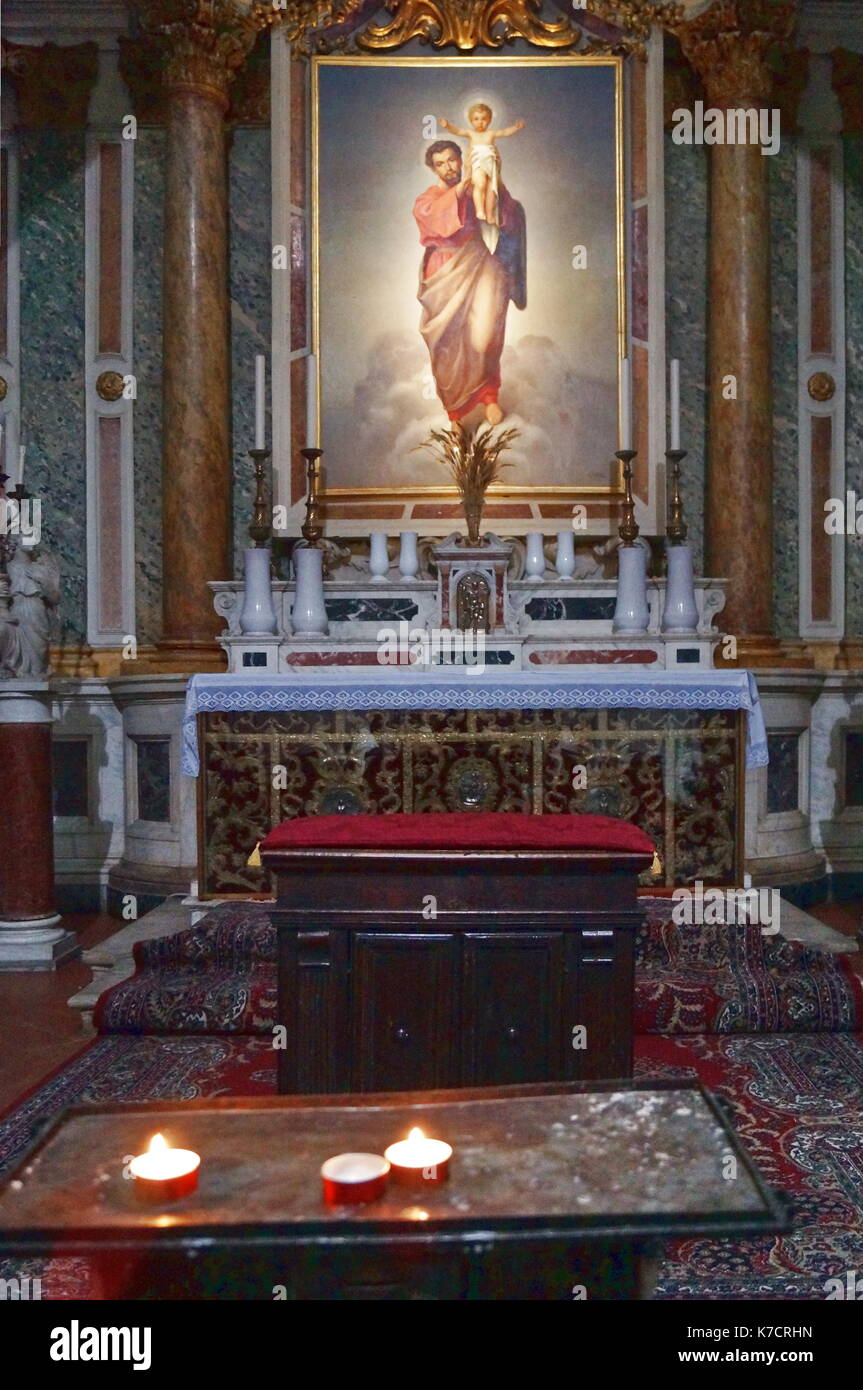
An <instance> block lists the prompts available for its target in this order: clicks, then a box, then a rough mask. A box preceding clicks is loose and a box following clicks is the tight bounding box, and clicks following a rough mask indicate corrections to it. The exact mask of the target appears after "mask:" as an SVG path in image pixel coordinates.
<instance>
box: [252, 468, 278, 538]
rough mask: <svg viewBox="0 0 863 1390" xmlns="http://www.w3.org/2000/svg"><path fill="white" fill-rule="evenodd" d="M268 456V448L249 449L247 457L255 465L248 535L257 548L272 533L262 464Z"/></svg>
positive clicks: (271, 520) (271, 521)
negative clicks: (252, 503) (253, 499)
mask: <svg viewBox="0 0 863 1390" xmlns="http://www.w3.org/2000/svg"><path fill="white" fill-rule="evenodd" d="M269 457H270V451H269V449H250V450H249V458H250V459H251V460H252V461H253V463H254V465H255V502H254V506H253V508H252V522H251V525H250V526H249V535H250V536H251V538H252V540H253V541H254V543H255V546H256V547H257V548H258V549H262V548H263V547H264V546H265V545H266V544H267V541H268V540H270V538H271V536H272V534H273V514H272V511H271V509H270V499H269V495H268V489H267V480H266V478H265V476H264V474H265V468H264V465H265V463H266V461H267V459H268V458H269Z"/></svg>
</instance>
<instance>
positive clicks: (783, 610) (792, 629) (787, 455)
mask: <svg viewBox="0 0 863 1390" xmlns="http://www.w3.org/2000/svg"><path fill="white" fill-rule="evenodd" d="M764 157H765V159H766V160H767V164H768V172H769V176H770V288H771V294H772V301H773V630H774V632H775V634H776V636H777V637H788V638H795V637H797V635H798V631H799V626H800V615H799V582H798V569H797V566H798V557H799V553H800V541H799V535H800V532H799V520H800V507H799V499H798V477H799V459H798V433H799V432H798V425H797V145H796V141H795V140H794V137H793V136H790V137H789V136H787V135H784V136H783V139H782V144H781V147H780V149H779V151H778V153H777V154H775V155H769V156H767V155H765V156H764Z"/></svg>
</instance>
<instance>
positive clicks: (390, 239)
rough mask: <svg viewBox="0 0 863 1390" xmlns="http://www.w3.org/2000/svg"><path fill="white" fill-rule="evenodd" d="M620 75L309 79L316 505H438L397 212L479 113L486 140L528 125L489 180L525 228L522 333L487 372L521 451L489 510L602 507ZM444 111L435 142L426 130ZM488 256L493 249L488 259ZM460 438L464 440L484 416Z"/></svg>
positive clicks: (435, 411)
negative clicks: (492, 127)
mask: <svg viewBox="0 0 863 1390" xmlns="http://www.w3.org/2000/svg"><path fill="white" fill-rule="evenodd" d="M623 62H624V60H623V59H622V58H621V57H619V56H612V55H604V56H601V57H600V56H583V55H572V54H566V55H563V54H557V55H553V56H542V57H535V56H521V57H508V56H507V57H502V56H496V57H485V56H483V57H474V56H471V57H470V58H465V57H455V58H453V57H441V58H424V57H414V56H410V57H405V56H386V57H377V56H375V57H371V56H365V55H358V56H350V57H345V56H323V57H315V58H313V59H312V63H311V113H312V131H311V169H312V236H311V253H312V254H311V270H312V275H311V282H312V303H313V325H314V328H313V337H312V351H313V354H314V362H315V370H316V372H317V374H318V383H317V392H316V398H317V401H318V410H319V429H320V437H321V442H322V445H323V447H324V450H325V499H327V500H329V501H331V502H338V503H340V504H348V505H349V504H351V503H362V504H368V503H369V502H371V501H372V500H373V499H377V500H379V501H381V502H383V503H391V502H394V501H396V500H404V501H407V500H408V499H424V500H426V501H428V499H431V498H438V499H440V500H442V501H445V500H449V499H451V498H452V497H454V495H455V493H454V489H453V488H452V487H450V486H447V485H446V483H445V482H444V481H441V482H438V481H437V480H436V479H434V478H433V476H431V475H433V472H434V465H433V464H431V465H430V464H429V463H428V461H427V459H425V458H424V456H423V455H421V454H417V453H416V448H417V446H418V445H419V444H420V443H421V442H422V440H423V439H424V438H426V437H427V435H428V431H429V429H431V428H432V427H434V428H445V427H447V425H448V423H449V422H448V420H447V413H446V411H445V409H444V406H443V405H442V403H441V401H440V399H439V396H438V390H437V379H436V377H435V370H436V364H435V363H434V362H433V361H432V360H431V358H430V354H429V352H428V350H427V347H426V345H425V344H424V343H423V338H422V336H421V334H420V305H419V303H418V299H417V283H418V273H419V268H420V263H421V261H422V259H423V247H422V245H421V243H420V237H419V228H418V226H417V225H415V224H414V219H412V218H411V217H410V210H411V205H412V204H413V202H414V199H416V198H417V197H418V195H421V194H422V193H423V189H424V188H427V187H428V185H429V184H431V185H433V186H436V185H437V183H438V180H437V179H436V178H435V176H434V175H433V174H432V173H431V172H430V170H429V169H428V168H426V167H425V166H424V163H423V155H424V153H425V150H427V149H429V148H431V147H432V145H434V147H435V148H437V147H438V143H439V142H440V141H450V142H451V143H454V144H456V145H457V146H458V147H459V148H461V149H462V151H463V152H464V153H465V156H466V157H467V154H468V142H467V141H466V139H465V138H464V127H460V126H459V124H458V123H459V121H462V120H465V119H467V117H466V115H465V113H464V111H463V110H462V108H463V107H466V106H470V105H471V103H472V101H473V102H481V101H484V102H485V103H486V104H487V105H489V106H492V107H493V108H494V121H495V123H496V124H497V125H498V126H499V125H500V123H501V122H502V121H514V120H515V118H516V116H517V112H518V110H519V109H524V110H526V111H527V112H528V113H529V114H530V117H531V119H529V120H528V122H527V126H526V128H525V130H524V132H523V136H522V133H521V132H518V134H517V136H516V138H513V139H507V140H506V148H505V149H504V150H501V151H500V155H501V156H502V157H501V158H500V165H499V167H500V168H501V171H502V172H501V183H503V184H504V186H505V188H506V189H507V190H508V191H509V190H511V196H512V198H513V200H515V199H516V198H517V201H518V204H519V205H521V206H522V207H523V208H524V215H523V218H524V223H525V224H526V245H527V254H526V262H527V265H526V269H527V276H526V280H527V295H526V305H525V306H524V307H525V309H526V313H524V314H522V313H520V311H519V308H517V307H516V306H515V305H514V304H510V305H509V311H508V315H507V328H506V338H505V342H504V348H503V354H502V356H501V357H500V363H501V371H500V375H501V384H500V406H501V408H502V409H503V411H504V416H505V421H504V423H505V424H506V425H507V426H511V427H515V428H517V429H520V431H521V434H522V436H523V438H524V443H523V444H522V445H521V446H519V443H517V444H516V446H515V449H514V451H513V454H512V456H511V457H512V460H513V468H512V472H511V477H509V478H508V479H507V481H506V482H505V483H500V484H497V485H495V486H494V487H493V488H492V489H491V490H490V493H489V497H490V500H493V499H494V498H495V497H497V498H506V499H511V500H513V501H515V502H530V501H532V500H534V499H539V498H542V499H543V500H544V501H545V502H547V503H551V504H555V503H557V504H559V505H566V504H569V505H572V503H574V502H577V501H584V500H586V499H590V498H593V499H604V500H605V501H606V502H608V501H610V500H611V499H612V498H614V497H617V496H620V494H621V480H620V472H619V464H618V462H617V460H616V459H615V458H614V452H615V449H617V448H618V428H619V422H618V415H619V409H620V396H619V392H620V384H619V362H620V359H621V358H622V357H623V356H625V355H626V350H627V349H626V344H627V323H626V235H625V223H624V216H625V214H624V109H623V108H624V91H623V87H624V83H623ZM454 108H455V109H454ZM447 109H449V111H450V113H451V114H450V117H449V125H450V129H449V130H447V129H446V128H445V127H444V126H443V125H442V124H439V118H440V117H443V116H445V111H446V110H447ZM453 127H455V128H456V129H461V131H462V134H461V135H457V134H455V133H454V130H453ZM531 127H532V128H531ZM348 131H350V134H349V135H348V133H347V132H348ZM342 132H344V136H343V135H342ZM519 137H522V138H521V144H522V149H521V151H520V152H519V154H518V156H516V153H515V149H516V146H517V143H518V139H519ZM436 142H437V143H436ZM504 143H505V142H504V140H503V139H499V140H498V141H497V145H498V146H502V145H504ZM379 150H380V151H381V153H380V154H378V151H379ZM544 152H545V163H543V153H544ZM402 156H403V157H402ZM377 160H380V162H381V165H382V168H381V176H380V180H379V182H376V181H375V171H376V161H377ZM463 167H464V165H463ZM353 170H356V179H355V182H354V183H353V184H352V182H351V174H352V171H353ZM509 170H512V172H511V173H509V172H508V171H509ZM531 183H532V184H533V186H532V187H531V186H530V185H531ZM502 246H503V237H502V236H501V242H500V244H499V246H498V250H497V252H496V253H495V254H496V255H498V256H499V255H500V254H501V248H502ZM376 270H379V277H378V278H377V279H376ZM465 292H466V293H467V294H468V295H469V294H470V292H471V288H470V286H468V287H466V290H465ZM455 293H456V294H458V293H460V288H459V286H458V285H456V290H455ZM381 301H383V302H381ZM533 302H536V303H537V308H536V309H534V310H533V312H531V309H532V303H533ZM471 312H472V311H471ZM375 315H377V324H376V327H375V328H372V327H371V324H372V322H373V320H374V319H375ZM522 318H524V319H525V320H526V322H522V321H521V319H522ZM514 320H519V321H517V322H514ZM447 331H448V332H449V331H450V330H449V329H448V330H447ZM461 351H462V349H461V346H460V345H459V346H457V347H456V348H455V353H460V352H461ZM444 366H445V368H446V366H447V363H446V362H445V363H444ZM378 393H379V394H378ZM467 418H468V421H469V423H480V422H481V421H482V418H483V411H482V407H481V406H480V407H478V408H477V409H476V410H474V412H473V414H472V415H468V417H467ZM378 431H380V433H378Z"/></svg>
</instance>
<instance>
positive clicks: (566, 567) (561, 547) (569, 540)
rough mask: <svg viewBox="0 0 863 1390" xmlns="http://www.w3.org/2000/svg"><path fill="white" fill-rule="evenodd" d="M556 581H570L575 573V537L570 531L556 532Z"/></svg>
mask: <svg viewBox="0 0 863 1390" xmlns="http://www.w3.org/2000/svg"><path fill="white" fill-rule="evenodd" d="M554 568H555V569H556V570H557V577H558V579H571V578H572V576H573V574H574V573H575V537H574V536H573V534H572V532H571V531H558V533H557V555H556V556H555V560H554Z"/></svg>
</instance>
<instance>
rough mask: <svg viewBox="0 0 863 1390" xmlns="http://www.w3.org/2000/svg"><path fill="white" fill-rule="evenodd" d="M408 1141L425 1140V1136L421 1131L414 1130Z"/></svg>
mask: <svg viewBox="0 0 863 1390" xmlns="http://www.w3.org/2000/svg"><path fill="white" fill-rule="evenodd" d="M408 1139H409V1140H417V1139H425V1135H424V1134H423V1132H422V1130H421V1129H412V1130H411V1132H410V1134H409V1135H408Z"/></svg>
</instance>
